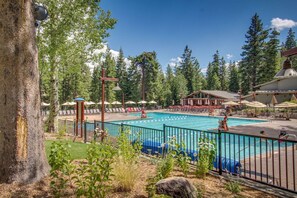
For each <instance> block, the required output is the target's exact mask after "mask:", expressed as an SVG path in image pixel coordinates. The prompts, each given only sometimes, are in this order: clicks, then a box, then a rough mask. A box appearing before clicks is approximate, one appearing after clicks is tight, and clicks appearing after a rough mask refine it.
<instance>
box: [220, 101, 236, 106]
mask: <svg viewBox="0 0 297 198" xmlns="http://www.w3.org/2000/svg"><path fill="white" fill-rule="evenodd" d="M222 105H228V106H236V105H239V104H238V103H237V102H233V101H228V102H224V103H222Z"/></svg>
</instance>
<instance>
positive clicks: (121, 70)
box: [116, 48, 129, 101]
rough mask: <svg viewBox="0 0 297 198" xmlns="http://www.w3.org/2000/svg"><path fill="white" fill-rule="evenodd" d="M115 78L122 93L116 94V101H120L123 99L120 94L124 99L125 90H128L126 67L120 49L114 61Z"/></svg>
mask: <svg viewBox="0 0 297 198" xmlns="http://www.w3.org/2000/svg"><path fill="white" fill-rule="evenodd" d="M116 78H118V79H119V86H120V88H121V89H122V91H117V92H116V100H118V101H121V100H122V97H123V95H122V94H124V97H125V98H126V97H127V95H126V93H127V89H129V87H128V85H127V81H128V73H127V67H126V63H125V57H124V52H123V50H122V48H121V49H120V53H119V56H118V58H117V61H116Z"/></svg>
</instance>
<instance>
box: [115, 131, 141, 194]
mask: <svg viewBox="0 0 297 198" xmlns="http://www.w3.org/2000/svg"><path fill="white" fill-rule="evenodd" d="M129 134H130V131H128V130H124V131H121V132H120V136H119V138H118V147H119V148H118V154H117V157H116V160H115V163H114V164H113V176H114V181H115V183H116V186H117V188H118V190H120V191H131V190H132V189H133V187H134V185H135V183H136V181H137V179H138V178H139V167H138V159H139V155H140V151H141V148H142V144H141V142H140V140H139V139H140V133H138V134H137V138H136V140H135V141H134V143H133V145H132V144H131V143H130V140H129Z"/></svg>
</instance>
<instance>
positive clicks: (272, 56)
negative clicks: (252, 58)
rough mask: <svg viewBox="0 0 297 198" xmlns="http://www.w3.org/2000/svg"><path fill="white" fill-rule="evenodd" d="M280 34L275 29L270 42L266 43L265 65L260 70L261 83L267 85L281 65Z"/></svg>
mask: <svg viewBox="0 0 297 198" xmlns="http://www.w3.org/2000/svg"><path fill="white" fill-rule="evenodd" d="M278 36H279V32H278V31H276V30H275V29H274V30H272V32H271V34H270V35H269V39H270V40H269V41H268V42H267V43H266V45H265V48H264V64H263V65H262V67H260V68H259V75H261V76H260V78H259V83H260V84H262V83H265V82H268V81H271V80H272V79H273V77H274V76H275V74H276V73H277V71H278V70H279V65H280V54H279V50H278V49H279V39H278V38H277V37H278Z"/></svg>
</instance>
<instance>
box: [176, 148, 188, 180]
mask: <svg viewBox="0 0 297 198" xmlns="http://www.w3.org/2000/svg"><path fill="white" fill-rule="evenodd" d="M175 145H176V146H175V147H176V149H175V152H176V154H175V158H176V164H177V166H178V167H179V168H181V170H182V172H183V174H184V175H185V176H186V177H187V175H188V172H189V168H190V161H191V158H190V157H189V156H188V155H187V153H185V150H186V146H185V144H184V143H181V144H178V143H176V144H175Z"/></svg>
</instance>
